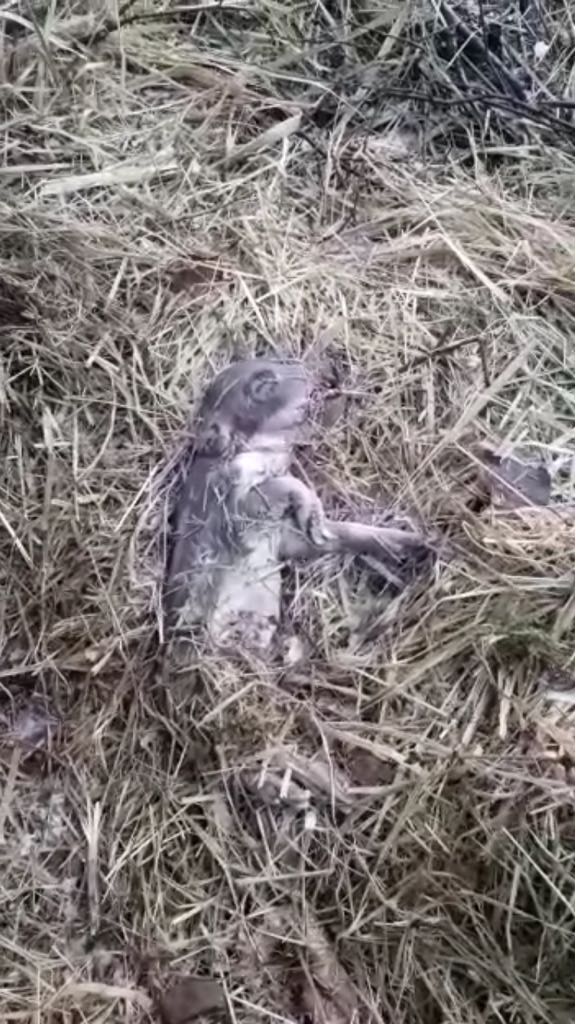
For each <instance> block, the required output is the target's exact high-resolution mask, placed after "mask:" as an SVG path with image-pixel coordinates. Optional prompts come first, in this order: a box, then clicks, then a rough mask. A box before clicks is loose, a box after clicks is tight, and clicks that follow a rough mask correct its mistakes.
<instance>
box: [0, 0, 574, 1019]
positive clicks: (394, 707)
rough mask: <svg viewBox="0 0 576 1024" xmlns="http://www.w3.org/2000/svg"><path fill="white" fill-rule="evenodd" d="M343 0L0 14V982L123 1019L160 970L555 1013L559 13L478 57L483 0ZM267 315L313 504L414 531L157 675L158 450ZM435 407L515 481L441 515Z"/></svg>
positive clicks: (567, 280) (282, 996) (564, 942)
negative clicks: (246, 632) (331, 402)
mask: <svg viewBox="0 0 576 1024" xmlns="http://www.w3.org/2000/svg"><path fill="white" fill-rule="evenodd" d="M353 6H354V7H355V6H356V5H353ZM358 7H359V9H358V11H357V12H356V13H354V11H353V10H352V9H351V8H350V6H348V7H345V6H344V5H343V6H342V7H341V6H339V5H338V4H327V5H322V4H318V5H312V4H310V5H308V4H303V5H297V4H285V5H283V4H282V3H256V4H252V5H245V4H242V3H240V2H237V3H222V4H220V3H218V4H209V5H208V8H209V10H207V11H206V12H204V13H203V12H202V11H201V10H200V5H194V6H193V7H191V8H188V9H187V10H186V11H183V9H182V8H181V7H175V8H173V9H172V10H170V11H167V10H165V9H161V8H160V7H158V6H155V5H153V4H148V3H147V4H146V5H142V6H141V5H139V4H129V5H124V8H121V11H120V20H121V21H123V20H124V22H125V25H124V27H123V28H121V29H120V30H118V25H117V15H116V13H114V11H113V10H112V8H110V9H108V8H106V9H105V8H104V7H103V6H102V7H99V8H97V9H95V8H92V5H90V9H89V10H86V8H85V6H84V5H83V4H81V3H75V4H74V5H72V6H70V7H69V8H66V7H65V6H64V5H57V7H56V8H54V7H50V8H45V7H44V6H39V5H36V4H34V5H26V6H25V7H22V9H20V7H19V6H17V5H16V4H15V3H11V4H9V5H8V6H7V8H6V10H5V11H3V12H2V16H1V18H0V30H1V31H2V33H3V48H2V51H1V64H0V69H1V74H2V103H3V136H2V137H3V146H4V160H3V163H2V167H0V176H1V180H2V186H3V188H2V203H1V209H0V330H1V332H2V347H1V351H0V426H1V443H2V456H3V463H2V467H3V472H2V487H1V490H0V551H1V556H0V573H1V582H2V605H1V607H2V620H1V622H2V634H1V635H2V646H1V651H2V659H1V662H0V687H1V693H0V697H1V703H2V708H1V709H0V710H1V711H2V715H3V716H4V717H10V715H12V714H16V715H17V714H18V707H17V706H16V705H18V706H20V705H21V704H22V705H25V704H26V701H27V700H28V699H29V694H30V693H31V692H34V693H35V694H36V695H37V698H38V699H40V698H42V699H43V700H44V701H45V702H46V704H47V706H48V708H49V713H50V715H51V716H53V717H54V718H57V719H58V720H59V721H60V729H59V730H58V736H57V737H55V738H54V739H53V741H52V742H51V743H50V744H49V745H48V746H47V747H46V749H42V750H34V751H31V752H29V753H28V754H26V755H25V754H24V752H22V751H20V748H18V751H19V752H18V753H16V754H15V752H14V751H15V748H13V746H12V745H11V742H10V737H9V736H6V737H5V738H4V739H3V740H2V743H3V745H2V748H1V754H2V757H1V762H0V772H1V785H2V787H3V790H2V791H3V792H4V787H5V786H6V784H8V789H9V792H8V794H7V797H6V799H5V800H4V802H3V805H2V806H3V811H2V814H3V831H4V843H3V845H2V846H1V847H0V886H1V891H0V902H1V905H2V910H1V915H2V929H1V932H0V950H1V955H0V963H1V964H2V970H1V971H0V978H1V980H0V1006H1V1011H0V1016H1V1017H2V1020H6V1021H18V1022H28V1021H30V1022H32V1021H39V1020H42V1021H46V1022H50V1024H64V1022H70V1021H78V1022H80V1021H82V1022H85V1021H86V1022H88V1021H89V1022H96V1021H98V1022H101V1021H130V1022H135V1021H146V1020H150V1019H154V1014H155V1013H156V1009H155V1007H157V1005H158V1002H157V995H158V993H159V992H162V991H165V990H167V989H169V987H170V984H171V983H172V981H173V979H176V978H177V979H182V978H183V977H186V976H188V975H189V976H193V977H198V976H200V977H202V976H211V977H213V978H216V979H217V980H218V981H219V983H220V984H221V985H222V987H223V989H224V992H225V996H226V1003H227V1006H228V1012H229V1013H230V1015H231V1019H233V1020H234V1021H237V1022H239V1024H240V1022H242V1024H244V1022H252V1021H254V1022H256V1021H258V1022H261V1021H263V1020H264V1021H266V1020H269V1021H296V1020H299V1021H303V1020H305V1019H308V1020H314V1022H315V1024H316V1022H318V1021H338V1022H339V1024H340V1022H344V1021H347V1020H350V1021H352V1020H358V1021H368V1020H370V1021H378V1022H385V1021H394V1022H398V1024H403V1022H405V1024H412V1022H414V1024H415V1022H422V1024H436V1022H440V1021H442V1022H448V1021H451V1022H454V1024H461V1022H470V1024H472V1022H476V1024H479V1022H483V1024H486V1022H487V1024H502V1022H509V1024H512V1022H520V1021H521V1022H523V1024H524V1022H528V1024H536V1022H542V1021H547V1022H548V1021H550V1022H552V1021H555V1022H556V1021H564V1020H568V1019H571V1018H570V1013H571V1007H572V1001H571V988H570V985H571V974H572V967H571V965H572V961H571V948H572V940H573V930H572V902H571V900H572V891H573V877H574V876H573V862H572V836H573V758H574V751H573V715H572V713H571V711H570V708H569V706H568V708H567V707H566V705H560V704H556V703H555V702H554V701H547V700H545V699H544V697H543V696H542V690H541V684H542V680H544V679H547V678H549V677H550V676H554V675H555V673H556V674H557V673H560V674H562V673H563V672H564V673H565V671H566V669H570V666H571V657H572V650H573V619H574V605H573V584H572V565H573V559H572V553H573V524H572V518H571V516H566V514H565V513H564V512H562V511H558V510H557V509H556V510H555V504H556V505H558V503H559V502H571V501H572V499H573V476H572V475H571V470H570V469H568V471H567V472H566V471H565V467H566V465H568V466H569V465H570V461H571V455H572V451H573V449H572V444H573V331H574V317H573V229H572V223H573V220H572V207H573V184H572V173H573V160H572V154H571V140H570V138H569V137H568V132H567V127H568V128H569V126H570V118H571V111H570V108H569V104H570V103H571V99H572V95H573V81H572V77H571V76H572V70H571V69H572V59H573V58H572V50H571V46H572V43H571V36H570V18H569V12H568V10H567V9H565V8H564V6H563V5H562V4H554V5H549V4H548V5H546V9H545V10H542V9H540V7H539V6H538V5H537V4H536V3H531V4H530V5H527V14H526V16H525V17H524V20H523V17H521V16H520V14H518V10H519V8H518V10H517V9H516V8H514V10H512V9H511V11H510V12H509V14H510V17H509V18H508V19H503V24H504V26H505V28H504V30H503V41H502V42H501V46H502V47H503V48H504V49H501V51H500V56H499V55H498V53H497V52H494V51H493V50H492V49H491V46H492V44H491V43H490V45H488V43H489V42H490V39H492V38H493V35H492V36H491V35H490V32H488V30H487V29H486V31H484V29H485V28H486V26H485V25H484V28H483V29H482V31H480V29H479V28H478V26H479V25H480V21H481V19H482V17H484V20H486V17H488V20H490V17H492V19H493V12H492V14H491V13H490V12H491V7H490V6H489V5H486V8H485V10H484V12H483V11H482V7H481V6H480V8H478V9H476V8H475V5H473V4H467V5H466V6H464V5H461V6H460V7H458V8H457V7H456V6H455V5H452V7H449V6H448V5H446V4H441V5H436V4H432V3H429V2H428V0H427V2H426V3H425V4H414V5H396V4H393V3H390V4H388V5H384V6H382V8H381V9H378V10H376V9H374V10H370V9H369V8H366V9H364V8H363V7H362V8H361V9H360V5H358ZM524 22H526V24H524ZM462 25H464V26H467V28H466V27H465V28H462ZM430 26H436V28H435V29H433V30H430ZM506 26H507V27H506ZM436 29H437V31H436ZM470 32H472V35H473V36H474V39H475V40H476V42H477V43H478V45H480V51H478V46H474V45H470V44H469V43H467V42H466V40H468V39H469V37H470ZM463 33H464V36H463ZM466 33H468V35H467V34H466ZM474 33H475V34H474ZM487 40H488V42H487ZM538 43H540V44H543V46H544V48H545V47H547V49H543V46H542V45H541V46H540V47H539V48H538V47H537V45H536V44H538ZM512 52H513V54H514V55H515V56H514V58H513V59H512V57H511V56H510V54H511V53H512ZM415 54H418V55H419V56H418V60H415V56H414V55H415ZM501 65H504V66H505V68H506V69H507V72H508V74H503V73H502V67H501ZM520 68H524V72H523V74H524V73H525V77H524V78H522V76H520V85H521V88H522V90H523V91H522V96H521V97H520V96H519V95H517V94H516V93H515V91H514V85H513V84H511V78H512V79H514V80H515V81H516V80H517V79H518V75H519V73H520V72H519V69H520ZM526 68H527V69H528V70H527V71H526ZM528 72H529V74H528ZM526 75H528V77H527V78H526ZM479 82H481V83H482V89H483V90H484V94H485V95H484V99H482V100H481V99H479V98H478V97H479V91H478V90H479V88H480V85H479ZM422 91H425V92H426V100H425V101H424V100H422V99H419V98H418V95H417V94H418V93H420V92H422ZM398 93H401V95H398ZM407 93H410V95H408V94H407ZM415 95H416V98H414V97H415ZM486 95H488V96H489V97H490V96H491V97H492V100H491V101H490V100H488V99H486ZM494 97H496V99H494ZM514 104H515V105H514ZM270 350H273V351H277V352H287V353H289V354H290V355H300V354H303V353H312V354H313V355H314V356H315V357H316V358H318V359H319V360H321V359H322V358H326V357H328V356H329V357H330V358H331V359H332V360H333V362H334V361H335V362H336V363H338V366H339V373H340V377H341V382H342V387H343V389H344V391H345V393H346V395H347V396H348V407H347V411H346V414H345V415H344V416H342V417H341V418H340V419H339V420H338V421H337V422H336V423H335V425H334V426H333V427H332V428H331V429H330V431H329V432H328V433H326V434H324V435H323V436H319V437H318V438H317V443H316V444H315V446H314V448H313V450H312V451H307V452H305V453H303V454H302V463H301V469H302V471H303V472H306V473H307V475H308V476H309V477H310V479H311V480H312V481H313V482H314V483H315V484H316V485H317V486H318V487H319V489H320V491H321V493H322V494H323V496H324V498H325V500H326V501H327V503H328V504H329V505H331V506H332V507H333V508H335V509H336V510H340V511H342V510H345V509H346V508H355V509H360V511H361V513H362V514H364V515H366V517H367V518H373V517H377V516H378V515H379V514H381V513H382V512H383V511H384V510H386V511H389V510H391V511H393V512H395V513H397V514H406V515H409V516H411V517H412V518H416V519H418V520H420V521H421V522H422V523H423V524H425V526H426V527H427V528H428V529H431V530H433V531H435V532H436V534H437V535H438V537H439V538H441V540H442V547H441V551H442V555H441V559H440V563H439V565H438V566H437V568H436V570H435V572H434V574H433V575H432V577H431V578H426V579H425V580H423V581H420V582H415V583H414V585H412V586H411V587H409V588H408V590H407V591H406V592H405V593H403V594H402V595H399V596H397V597H396V598H394V599H390V596H389V595H388V596H387V595H386V594H382V593H380V592H378V591H377V589H375V588H374V586H373V581H371V580H370V579H369V578H368V577H369V574H368V576H367V574H366V573H361V574H358V573H357V572H356V570H355V568H354V567H353V566H350V567H348V568H347V569H346V571H345V572H344V573H341V572H336V571H335V570H334V568H333V567H332V566H330V565H326V566H320V567H318V568H317V569H315V570H314V571H310V572H308V573H304V572H303V571H298V572H295V573H294V574H293V576H292V578H291V579H290V580H289V581H287V598H288V602H289V603H288V607H287V615H291V616H292V618H293V620H294V622H295V623H296V626H297V631H298V633H299V636H300V637H301V643H302V646H303V648H304V650H305V652H306V657H307V660H306V663H305V665H304V666H303V667H302V665H300V666H299V665H298V663H297V664H295V665H293V666H291V667H289V668H287V669H285V670H282V671H280V670H274V671H272V670H270V673H268V674H267V673H266V672H263V671H262V670H261V669H258V668H253V669H251V668H250V667H244V668H242V669H240V668H234V666H231V665H222V664H220V663H219V662H218V660H217V659H216V658H215V659H214V660H213V661H212V660H210V659H207V660H206V661H205V662H204V663H203V664H202V665H201V666H200V668H199V671H198V672H197V673H196V674H195V677H194V680H191V685H190V691H189V697H188V700H187V702H185V705H184V706H183V707H181V708H179V709H178V710H176V708H175V707H174V703H173V702H171V701H170V699H169V695H168V699H167V698H166V694H165V692H164V691H163V690H162V687H161V686H160V685H159V684H158V682H157V675H156V669H155V664H154V657H155V653H156V646H157V643H156V628H157V613H158V601H159V597H158V594H159V582H160V578H161V572H162V552H161V550H160V548H161V543H160V542H159V536H160V535H161V527H162V525H163V523H164V521H165V516H166V508H165V503H164V499H163V495H164V494H165V490H166V487H165V485H166V483H167V481H169V478H170V466H171V464H172V463H173V462H174V461H175V460H177V458H178V453H179V452H180V451H181V449H182V447H183V446H185V444H186V441H187V438H188V437H189V431H190V426H189V423H190V417H191V413H192V412H193V409H194V405H195V403H196V401H197V399H198V396H199V395H200V393H201V391H202V389H203V387H204V385H205V383H206V382H207V381H208V380H209V379H210V378H211V376H212V374H213V372H214V370H215V369H216V368H217V367H220V366H221V365H224V364H225V363H226V362H227V361H228V360H229V359H230V358H231V357H232V356H234V355H241V354H245V353H252V352H263V351H270ZM479 445H488V446H490V447H491V448H493V449H499V448H503V449H506V450H507V451H508V450H514V447H515V446H520V447H521V448H522V449H523V450H526V449H529V450H530V451H532V452H533V453H534V454H536V455H537V456H539V457H540V458H542V459H543V460H544V461H545V462H546V464H547V465H548V467H549V469H550V470H551V472H552V476H553V502H552V505H551V506H549V507H548V508H547V509H545V510H525V509H518V510H506V511H505V512H498V511H494V510H490V509H489V508H488V509H483V508H482V507H481V502H480V503H479V501H480V499H479V485H478V480H479V472H478V468H479V467H478V454H477V453H478V446H479ZM192 682H193V684H194V685H192ZM8 707H9V708H10V709H11V710H10V711H8V710H6V709H7V708H8ZM2 720H4V719H2ZM330 979H332V980H330Z"/></svg>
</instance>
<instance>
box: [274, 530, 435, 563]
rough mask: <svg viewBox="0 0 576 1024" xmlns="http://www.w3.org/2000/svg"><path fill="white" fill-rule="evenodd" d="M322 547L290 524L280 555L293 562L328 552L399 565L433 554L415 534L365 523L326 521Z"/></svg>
mask: <svg viewBox="0 0 576 1024" xmlns="http://www.w3.org/2000/svg"><path fill="white" fill-rule="evenodd" d="M324 530H325V533H324V536H323V540H322V543H321V544H317V543H316V542H315V539H314V538H313V537H310V536H304V535H303V534H302V533H299V532H298V531H297V530H295V529H294V527H293V526H292V525H291V524H290V523H286V524H284V528H283V531H282V540H281V544H280V556H281V558H283V559H284V560H285V561H286V560H288V561H289V560H291V559H300V558H301V559H306V560H309V561H310V560H313V559H315V558H319V557H320V556H321V555H324V554H326V553H330V554H353V555H364V556H369V557H372V558H375V559H378V560H380V561H384V562H390V561H392V562H398V561H400V560H401V559H402V558H404V557H406V556H408V557H410V558H412V559H414V560H415V561H420V559H422V558H424V557H425V556H426V555H428V554H429V553H430V547H429V546H428V545H427V544H426V542H425V541H424V540H423V538H422V537H421V536H420V535H419V534H417V533H414V532H413V531H410V530H400V529H398V528H397V527H392V526H369V525H366V524H365V523H356V522H336V521H334V520H325V522H324Z"/></svg>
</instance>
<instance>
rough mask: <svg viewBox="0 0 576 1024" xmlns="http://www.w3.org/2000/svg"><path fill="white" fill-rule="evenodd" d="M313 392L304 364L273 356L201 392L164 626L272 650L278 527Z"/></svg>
mask: <svg viewBox="0 0 576 1024" xmlns="http://www.w3.org/2000/svg"><path fill="white" fill-rule="evenodd" d="M311 394H312V384H311V380H310V378H309V376H308V374H306V372H305V371H304V369H303V368H302V366H301V365H299V364H292V363H280V362H275V361H271V360H250V361H247V362H245V363H239V364H236V365H235V366H232V367H230V368H229V370H227V371H224V373H223V374H220V375H219V377H218V378H217V379H216V381H215V383H214V384H213V386H212V388H211V389H210V391H209V392H208V393H207V396H206V399H205V402H204V405H203V408H202V410H201V421H200V432H199V440H198V443H197V446H196V450H195V451H194V453H193V455H192V459H191V462H190V465H189V467H188V469H187V472H186V475H185V479H184V481H183V486H182V490H181V494H180V498H179V501H178V504H177V509H176V517H175V532H174V542H173V547H172V553H171V558H170V562H169V569H168V574H167V581H166V592H165V605H166V610H167V619H168V626H169V628H170V629H173V630H174V629H175V630H176V631H177V632H178V633H180V632H181V631H184V632H189V631H193V632H194V631H197V630H199V629H200V630H201V629H205V630H207V633H208V635H209V638H210V639H211V641H212V642H214V643H215V644H216V645H217V646H218V647H234V649H237V648H238V647H240V648H242V647H248V648H250V649H265V648H267V647H269V645H270V642H271V640H272V638H273V635H274V633H275V631H276V629H277V624H278V617H279V610H280V584H281V580H280V557H279V546H280V534H281V523H282V519H283V518H284V517H285V515H286V513H287V509H288V506H289V505H290V504H291V502H292V499H293V496H294V495H293V493H292V484H291V481H292V480H293V478H291V477H290V476H289V466H290V461H291V458H292V451H293V446H294V444H295V442H296V440H297V439H298V436H299V433H300V430H301V428H302V426H303V425H304V423H305V421H306V416H307V413H308V408H309V403H310V399H311ZM295 483H296V484H297V485H298V482H297V481H295ZM298 488H300V489H304V490H305V488H304V485H298ZM298 488H297V489H298Z"/></svg>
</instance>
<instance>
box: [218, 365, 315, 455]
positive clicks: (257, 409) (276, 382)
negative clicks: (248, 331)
mask: <svg viewBox="0 0 576 1024" xmlns="http://www.w3.org/2000/svg"><path fill="white" fill-rule="evenodd" d="M313 388H314V385H313V380H312V378H311V375H310V373H309V372H308V371H307V370H306V369H305V367H304V366H303V365H302V364H301V363H298V362H288V361H286V362H284V361H282V360H276V359H246V360H242V361H241V362H238V363H233V364H232V366H229V367H228V368H227V369H226V370H223V371H222V373H219V374H218V376H217V377H216V379H215V380H214V381H213V383H212V384H211V385H210V387H209V388H208V390H207V391H206V394H205V396H204V400H203V402H202V406H201V409H200V420H201V423H202V429H201V447H202V450H203V451H205V452H206V454H214V455H216V454H221V453H222V452H223V451H225V450H226V448H227V447H228V445H229V443H230V441H231V440H233V439H235V438H239V439H241V440H252V439H254V438H256V437H268V438H273V439H274V440H277V441H278V442H281V441H282V440H283V441H284V442H285V443H287V444H291V443H292V442H293V441H294V440H295V435H296V434H297V433H298V432H299V429H300V428H301V427H302V426H303V425H304V424H305V422H306V418H307V413H308V411H309V408H310V403H311V399H312V393H313Z"/></svg>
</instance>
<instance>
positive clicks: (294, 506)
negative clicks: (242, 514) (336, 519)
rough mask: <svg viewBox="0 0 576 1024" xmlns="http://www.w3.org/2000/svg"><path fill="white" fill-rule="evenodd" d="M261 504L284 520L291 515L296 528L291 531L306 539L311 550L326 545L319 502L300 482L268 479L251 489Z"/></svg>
mask: <svg viewBox="0 0 576 1024" xmlns="http://www.w3.org/2000/svg"><path fill="white" fill-rule="evenodd" d="M254 493H255V494H257V495H258V497H259V498H260V500H261V501H263V502H265V503H266V504H267V506H268V507H269V508H270V509H271V510H272V511H274V512H275V513H276V515H279V516H280V517H281V518H284V517H285V515H286V513H292V515H293V517H294V520H295V523H296V528H297V529H296V528H295V527H294V525H293V524H291V525H292V530H293V531H294V532H295V533H296V534H297V535H298V534H299V535H300V536H302V538H303V539H304V538H307V539H308V540H309V542H310V543H311V544H313V545H314V547H315V548H321V547H322V546H323V545H324V544H326V543H327V542H328V541H329V538H330V537H331V534H330V533H329V531H327V529H326V525H325V516H324V508H323V506H322V502H321V501H320V498H319V497H318V495H317V494H316V492H315V491H313V490H312V489H311V488H310V487H308V486H307V485H306V484H305V483H304V482H303V481H302V480H298V478H297V477H295V476H292V475H291V474H288V473H287V474H285V475H284V476H276V477H272V478H271V479H269V480H266V481H265V483H263V484H260V485H259V486H258V487H257V488H254Z"/></svg>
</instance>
